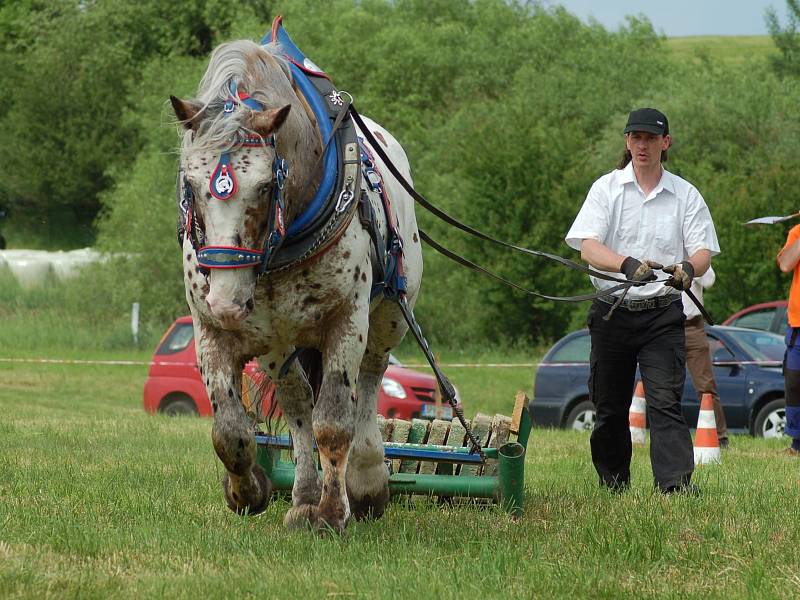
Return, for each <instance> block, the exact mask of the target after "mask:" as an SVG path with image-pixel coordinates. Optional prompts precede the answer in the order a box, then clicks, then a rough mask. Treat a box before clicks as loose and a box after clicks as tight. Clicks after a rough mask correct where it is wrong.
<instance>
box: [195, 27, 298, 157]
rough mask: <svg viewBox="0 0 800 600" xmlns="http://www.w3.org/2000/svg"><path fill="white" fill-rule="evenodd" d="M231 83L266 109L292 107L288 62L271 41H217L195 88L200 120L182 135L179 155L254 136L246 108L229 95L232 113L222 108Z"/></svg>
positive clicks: (234, 143)
mask: <svg viewBox="0 0 800 600" xmlns="http://www.w3.org/2000/svg"><path fill="white" fill-rule="evenodd" d="M231 81H235V82H236V84H237V86H238V89H239V91H242V92H246V93H248V94H249V95H250V96H251V97H252V98H254V99H255V100H258V101H259V102H261V103H262V104H263V105H264V106H266V107H269V108H274V107H279V106H283V105H285V104H287V103H290V104H292V105H293V108H297V107H296V106H295V105H296V104H298V102H299V101H298V100H297V96H296V94H295V93H294V91H293V89H292V81H293V80H292V73H291V70H290V69H289V63H288V62H287V60H286V59H285V58H284V57H283V55H282V52H281V50H280V48H279V47H278V46H277V44H269V45H267V46H260V45H258V44H256V43H255V42H253V41H250V40H236V41H232V42H226V43H223V44H220V45H219V46H217V47H216V48H215V49H214V51H213V53H212V54H211V59H210V61H209V64H208V68H207V69H206V72H205V74H204V75H203V79H202V80H201V81H200V85H199V87H198V89H197V96H196V99H197V101H198V102H199V103H200V104H201V105H202V108H201V109H200V115H201V119H202V120H201V121H200V124H199V127H198V130H197V131H196V132H195V133H194V135H192V134H191V132H187V135H184V137H183V144H182V151H183V152H184V153H188V152H199V151H212V152H213V151H219V152H223V151H230V150H233V149H234V148H236V147H237V146H238V145H240V144H241V141H240V140H241V139H242V138H243V137H245V136H247V135H253V134H255V132H253V131H252V130H251V129H249V128H248V127H247V119H248V116H249V115H250V113H251V109H250V108H249V107H247V106H246V105H245V104H243V103H241V102H240V101H239V99H238V98H235V99H234V101H235V104H236V106H235V108H234V110H233V112H232V113H229V114H226V113H224V112H223V106H224V104H225V102H226V101H227V100H228V98H229V97H230V87H229V86H230V83H231ZM292 112H297V111H296V110H295V111H292ZM291 116H292V115H291V114H290V117H291ZM298 116H299V115H295V118H297V117H298ZM289 121H291V119H289Z"/></svg>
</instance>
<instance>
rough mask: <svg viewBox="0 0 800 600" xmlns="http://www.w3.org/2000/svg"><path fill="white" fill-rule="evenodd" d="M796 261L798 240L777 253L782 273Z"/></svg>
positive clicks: (798, 259)
mask: <svg viewBox="0 0 800 600" xmlns="http://www.w3.org/2000/svg"><path fill="white" fill-rule="evenodd" d="M581 254H582V253H581ZM798 261H800V239H798V240H797V241H796V242H794V243H793V244H792V245H791V246H789V247H788V248H784V249H783V250H781V251H780V252H778V267H779V268H780V270H781V271H783V272H784V273H791V272H792V271H794V269H795V267H796V266H797V262H798Z"/></svg>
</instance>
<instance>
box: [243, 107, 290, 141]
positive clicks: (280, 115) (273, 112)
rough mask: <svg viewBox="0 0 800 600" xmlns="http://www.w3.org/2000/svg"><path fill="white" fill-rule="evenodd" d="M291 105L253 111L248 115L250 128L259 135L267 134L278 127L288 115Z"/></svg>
mask: <svg viewBox="0 0 800 600" xmlns="http://www.w3.org/2000/svg"><path fill="white" fill-rule="evenodd" d="M291 108H292V105H291V104H287V105H286V106H284V107H282V108H271V109H269V110H265V111H263V112H257V113H253V114H252V116H251V117H250V129H252V130H253V131H255V132H256V133H257V134H259V135H261V136H264V137H266V136H268V135H269V134H271V133H272V132H273V131H277V130H278V129H280V126H281V125H283V123H284V121H286V117H288V116H289V111H290V110H291Z"/></svg>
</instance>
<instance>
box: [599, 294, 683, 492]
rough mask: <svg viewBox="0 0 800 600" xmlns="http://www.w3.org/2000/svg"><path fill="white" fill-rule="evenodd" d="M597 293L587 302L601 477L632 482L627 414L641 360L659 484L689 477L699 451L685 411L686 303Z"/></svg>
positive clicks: (618, 484)
mask: <svg viewBox="0 0 800 600" xmlns="http://www.w3.org/2000/svg"><path fill="white" fill-rule="evenodd" d="M610 308H611V305H610V304H607V303H605V302H602V301H600V300H595V301H594V302H593V303H592V306H591V308H590V309H589V315H588V319H587V322H588V326H589V332H590V334H591V339H592V351H591V359H590V360H591V372H590V375H589V398H590V400H591V401H592V402H593V403H594V405H595V410H596V411H597V416H596V419H595V426H594V431H593V432H592V438H591V446H592V462H593V463H594V466H595V469H597V473H598V475H599V476H600V485H602V486H607V487H610V488H612V489H621V488H624V487H626V486H628V485H629V483H630V477H631V474H630V463H631V435H630V429H629V422H628V411H629V410H630V405H631V398H632V396H633V386H634V383H635V382H634V377H635V375H636V365H637V362H638V364H639V371H640V373H641V376H642V381H643V383H644V389H645V396H646V398H647V418H648V421H649V424H650V463H651V465H652V468H653V477H654V479H655V483H656V485H657V486H658V487H659V488H660V489H661V490H667V489H669V488H671V487H674V486H682V485H686V484H688V483H689V481H690V479H691V476H692V471H693V470H694V451H693V448H692V438H691V435H690V433H689V427H688V426H687V424H686V421H685V420H684V418H683V413H682V412H681V396H682V395H683V384H684V381H685V379H686V366H685V365H686V346H685V339H684V325H683V323H684V320H685V317H684V315H683V305H682V303H681V301H680V300H677V301H675V302H673V303H672V304H670V305H668V306H666V307H663V308H653V309H649V310H642V311H630V310H627V309H625V308H623V307H619V308H617V309H616V310H615V311H614V313H613V315H612V316H611V318H610V319H609V320H608V321H604V320H603V316H604V315H605V314H606V313H608V311H609V310H610Z"/></svg>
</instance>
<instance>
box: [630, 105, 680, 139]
mask: <svg viewBox="0 0 800 600" xmlns="http://www.w3.org/2000/svg"><path fill="white" fill-rule="evenodd" d="M631 131H646V132H647V133H654V134H656V135H667V134H668V133H669V121H667V115H665V114H664V113H662V112H661V111H660V110H656V109H655V108H639V109H637V110H634V111H631V114H629V115H628V124H627V125H625V131H624V132H623V133H630V132H631Z"/></svg>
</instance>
